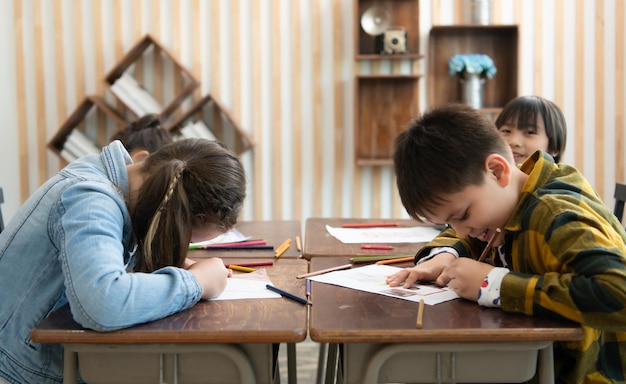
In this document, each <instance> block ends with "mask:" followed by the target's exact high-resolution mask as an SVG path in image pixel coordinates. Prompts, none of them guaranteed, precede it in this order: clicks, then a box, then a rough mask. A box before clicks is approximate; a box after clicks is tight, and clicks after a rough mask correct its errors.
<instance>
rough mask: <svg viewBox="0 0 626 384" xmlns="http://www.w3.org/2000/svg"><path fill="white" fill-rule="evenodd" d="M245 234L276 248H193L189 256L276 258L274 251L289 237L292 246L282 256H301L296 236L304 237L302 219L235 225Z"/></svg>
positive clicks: (248, 222) (244, 222)
mask: <svg viewBox="0 0 626 384" xmlns="http://www.w3.org/2000/svg"><path fill="white" fill-rule="evenodd" d="M235 228H237V229H238V230H239V232H241V233H242V234H243V235H244V236H250V240H253V239H254V240H265V241H267V245H272V246H274V250H245V249H242V250H214V249H212V250H210V251H207V250H193V251H189V257H191V258H198V257H220V258H233V257H238V258H251V259H255V258H258V259H268V258H272V259H273V258H274V252H275V251H276V250H277V249H278V247H280V246H281V244H283V243H284V242H285V240H287V239H291V246H290V247H289V248H288V249H287V250H286V251H285V253H283V254H282V255H281V256H280V258H299V257H301V255H302V251H301V250H298V249H297V247H296V236H299V237H300V238H302V231H301V225H300V221H297V220H270V221H242V222H239V223H237V225H236V226H235Z"/></svg>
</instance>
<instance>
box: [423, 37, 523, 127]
mask: <svg viewBox="0 0 626 384" xmlns="http://www.w3.org/2000/svg"><path fill="white" fill-rule="evenodd" d="M518 44H519V32H518V27H517V26H516V25H451V26H436V27H433V28H432V29H431V31H430V36H429V53H428V68H429V69H428V104H429V105H431V106H432V105H438V104H443V103H447V102H454V101H460V100H461V96H460V95H461V93H460V85H459V82H458V79H457V77H455V76H451V75H450V74H449V73H448V60H450V58H451V57H452V56H454V55H455V54H458V53H484V54H487V55H489V57H491V58H492V59H493V61H494V64H495V65H496V68H497V70H498V72H497V73H496V75H495V76H494V77H493V79H488V80H486V81H485V89H484V100H483V105H484V108H485V110H487V111H488V112H490V113H491V114H493V113H494V109H499V108H502V107H503V106H504V105H505V104H506V103H507V102H508V101H510V100H511V99H513V98H515V97H517V96H518V52H519V46H518Z"/></svg>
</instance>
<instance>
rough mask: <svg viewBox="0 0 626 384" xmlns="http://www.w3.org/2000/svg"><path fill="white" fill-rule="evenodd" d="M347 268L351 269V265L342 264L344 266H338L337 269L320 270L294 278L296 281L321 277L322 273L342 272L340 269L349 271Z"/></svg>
mask: <svg viewBox="0 0 626 384" xmlns="http://www.w3.org/2000/svg"><path fill="white" fill-rule="evenodd" d="M349 268H352V264H344V265H340V266H338V267H332V268H326V269H320V270H319V271H315V272H309V273H304V274H302V275H298V276H296V279H304V278H305V277H312V276H317V275H321V274H323V273H327V272H333V271H339V270H342V269H349Z"/></svg>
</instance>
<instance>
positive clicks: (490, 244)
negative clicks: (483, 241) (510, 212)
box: [478, 228, 502, 262]
mask: <svg viewBox="0 0 626 384" xmlns="http://www.w3.org/2000/svg"><path fill="white" fill-rule="evenodd" d="M500 232H502V230H501V229H500V228H496V233H494V234H493V236H491V239H490V240H489V242H488V243H487V245H486V246H485V249H483V253H481V254H480V257H479V258H478V261H481V262H482V261H484V260H485V257H487V255H488V254H489V252H491V250H492V249H493V245H494V244H495V242H496V239H497V238H498V237H499V235H500Z"/></svg>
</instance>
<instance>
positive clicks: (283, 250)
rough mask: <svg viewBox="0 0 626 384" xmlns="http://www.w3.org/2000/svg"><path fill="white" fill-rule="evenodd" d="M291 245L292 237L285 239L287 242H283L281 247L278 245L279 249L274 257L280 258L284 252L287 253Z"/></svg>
mask: <svg viewBox="0 0 626 384" xmlns="http://www.w3.org/2000/svg"><path fill="white" fill-rule="evenodd" d="M290 246H291V239H287V240H285V242H284V243H282V244H281V245H280V247H278V249H277V250H276V252H275V253H274V257H276V258H279V257H280V256H281V255H282V254H283V253H285V251H286V250H287V249H289V247H290Z"/></svg>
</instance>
